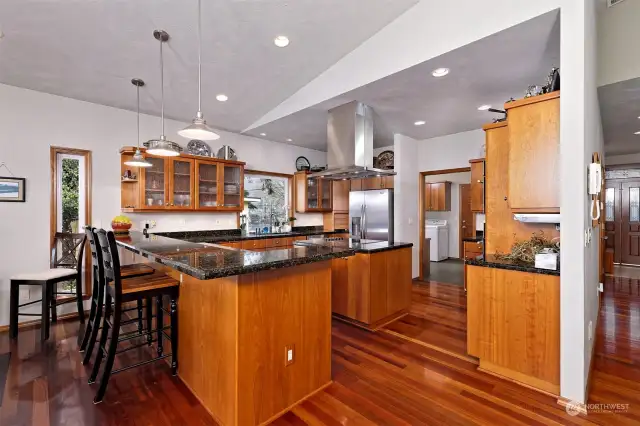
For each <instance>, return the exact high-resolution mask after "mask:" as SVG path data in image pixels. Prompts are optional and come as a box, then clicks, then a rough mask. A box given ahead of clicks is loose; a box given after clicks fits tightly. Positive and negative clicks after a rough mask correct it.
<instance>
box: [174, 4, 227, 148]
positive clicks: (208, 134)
mask: <svg viewBox="0 0 640 426" xmlns="http://www.w3.org/2000/svg"><path fill="white" fill-rule="evenodd" d="M200 21H201V18H200V0H198V112H197V113H196V118H194V119H193V121H192V122H191V124H190V125H189V126H187V127H185V128H184V129H182V130H180V131H179V132H178V134H179V135H180V136H182V137H183V138H187V139H198V140H201V141H213V140H216V139H220V135H218V134H217V133H215V132H214V131H213V130H211V128H210V127H209V126H207V122H206V121H205V119H204V118H203V115H202V31H201V29H200Z"/></svg>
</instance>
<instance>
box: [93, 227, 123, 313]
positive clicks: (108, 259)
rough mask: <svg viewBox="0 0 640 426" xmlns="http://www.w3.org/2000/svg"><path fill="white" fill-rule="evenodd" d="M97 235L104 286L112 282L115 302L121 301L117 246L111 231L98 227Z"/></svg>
mask: <svg viewBox="0 0 640 426" xmlns="http://www.w3.org/2000/svg"><path fill="white" fill-rule="evenodd" d="M96 235H97V237H98V245H99V248H100V254H101V256H102V265H103V267H104V280H105V286H107V285H109V283H111V282H113V286H114V289H115V302H116V303H121V300H122V280H121V277H120V257H119V255H118V246H117V245H116V239H115V237H114V235H113V232H112V231H108V232H107V231H105V230H104V229H99V230H98V231H97V232H96Z"/></svg>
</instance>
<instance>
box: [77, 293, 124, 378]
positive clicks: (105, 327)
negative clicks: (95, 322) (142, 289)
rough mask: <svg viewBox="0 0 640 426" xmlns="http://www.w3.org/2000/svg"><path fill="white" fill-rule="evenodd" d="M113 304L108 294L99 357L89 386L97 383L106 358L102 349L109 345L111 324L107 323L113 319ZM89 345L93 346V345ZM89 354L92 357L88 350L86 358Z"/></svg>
mask: <svg viewBox="0 0 640 426" xmlns="http://www.w3.org/2000/svg"><path fill="white" fill-rule="evenodd" d="M111 304H112V300H111V295H109V294H107V297H106V300H105V308H104V320H103V321H102V333H101V334H100V343H99V344H98V355H97V357H96V361H95V363H94V364H93V369H92V370H91V375H90V376H89V384H92V383H95V381H96V377H98V373H99V372H100V364H102V358H103V357H104V352H103V351H102V349H103V348H104V347H105V345H106V344H107V338H108V337H109V323H108V322H107V321H108V320H109V317H111V310H112V306H111ZM118 322H120V321H118ZM96 328H97V327H96ZM89 344H90V345H91V343H89ZM87 349H89V348H87ZM87 354H89V357H91V355H90V354H91V353H90V352H89V351H88V350H87V353H86V354H85V358H86V357H87Z"/></svg>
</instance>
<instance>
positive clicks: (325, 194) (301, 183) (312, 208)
mask: <svg viewBox="0 0 640 426" xmlns="http://www.w3.org/2000/svg"><path fill="white" fill-rule="evenodd" d="M293 177H294V185H295V188H296V191H295V194H296V195H295V198H296V199H295V201H296V212H298V213H307V212H329V211H331V210H333V190H332V185H331V183H332V181H330V180H328V179H322V178H315V177H309V173H308V172H297V173H296V174H295V175H294V176H293Z"/></svg>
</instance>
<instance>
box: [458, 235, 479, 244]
mask: <svg viewBox="0 0 640 426" xmlns="http://www.w3.org/2000/svg"><path fill="white" fill-rule="evenodd" d="M462 241H468V242H472V243H481V242H483V241H484V237H483V236H475V237H464V238H463V239H462Z"/></svg>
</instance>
